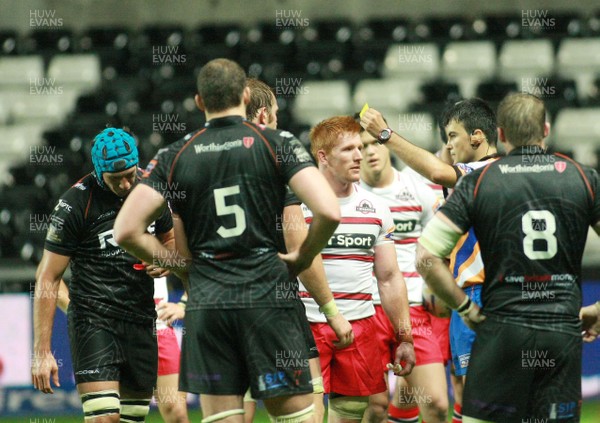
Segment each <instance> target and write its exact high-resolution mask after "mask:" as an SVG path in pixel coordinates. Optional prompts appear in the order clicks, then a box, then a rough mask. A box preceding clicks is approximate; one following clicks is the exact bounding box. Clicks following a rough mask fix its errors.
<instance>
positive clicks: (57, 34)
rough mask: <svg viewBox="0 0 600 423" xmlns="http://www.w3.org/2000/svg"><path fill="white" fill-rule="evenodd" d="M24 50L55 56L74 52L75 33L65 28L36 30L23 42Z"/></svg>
mask: <svg viewBox="0 0 600 423" xmlns="http://www.w3.org/2000/svg"><path fill="white" fill-rule="evenodd" d="M23 50H24V51H25V52H26V53H29V54H32V53H35V54H43V55H45V56H51V55H53V54H57V53H58V54H60V53H68V52H71V51H73V32H72V31H71V30H68V29H63V28H40V29H35V30H34V31H32V32H31V33H30V34H28V35H27V36H26V37H25V39H24V40H23Z"/></svg>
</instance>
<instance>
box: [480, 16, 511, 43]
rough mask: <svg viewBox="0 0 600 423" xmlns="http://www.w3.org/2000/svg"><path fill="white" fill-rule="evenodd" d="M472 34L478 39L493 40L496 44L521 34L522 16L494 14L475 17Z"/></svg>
mask: <svg viewBox="0 0 600 423" xmlns="http://www.w3.org/2000/svg"><path fill="white" fill-rule="evenodd" d="M472 27H473V34H474V35H475V36H476V37H477V38H478V39H483V40H490V41H493V42H494V43H495V44H496V45H500V43H502V42H504V41H506V40H512V39H518V38H520V37H521V35H522V31H523V27H522V18H521V16H519V15H518V14H512V13H511V14H495V15H490V16H485V17H483V18H479V19H475V20H474V21H473V23H472Z"/></svg>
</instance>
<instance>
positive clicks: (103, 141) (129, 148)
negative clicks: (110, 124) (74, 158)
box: [92, 128, 139, 187]
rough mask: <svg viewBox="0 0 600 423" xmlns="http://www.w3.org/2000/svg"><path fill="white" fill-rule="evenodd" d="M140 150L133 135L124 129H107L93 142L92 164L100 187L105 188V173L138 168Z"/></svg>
mask: <svg viewBox="0 0 600 423" xmlns="http://www.w3.org/2000/svg"><path fill="white" fill-rule="evenodd" d="M138 162H139V156H138V150H137V147H136V146H135V140H134V139H133V137H132V136H131V134H129V133H127V132H126V131H124V130H123V129H117V128H106V129H105V130H104V131H102V132H100V133H99V134H98V135H96V137H95V138H94V141H93V142H92V163H93V164H94V173H95V175H96V180H97V181H98V183H99V184H100V186H102V187H103V186H104V181H103V180H102V175H103V174H104V172H121V171H122V170H126V169H129V168H130V167H132V166H136V165H137V164H138Z"/></svg>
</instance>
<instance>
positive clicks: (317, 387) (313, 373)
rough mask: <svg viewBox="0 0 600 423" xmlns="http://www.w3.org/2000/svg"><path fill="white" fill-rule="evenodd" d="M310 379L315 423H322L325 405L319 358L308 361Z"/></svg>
mask: <svg viewBox="0 0 600 423" xmlns="http://www.w3.org/2000/svg"><path fill="white" fill-rule="evenodd" d="M308 365H309V367H310V377H311V379H312V385H313V403H314V405H315V422H318V423H322V422H323V418H324V417H325V404H324V403H323V392H324V388H323V376H321V362H320V361H319V357H315V358H311V359H309V361H308Z"/></svg>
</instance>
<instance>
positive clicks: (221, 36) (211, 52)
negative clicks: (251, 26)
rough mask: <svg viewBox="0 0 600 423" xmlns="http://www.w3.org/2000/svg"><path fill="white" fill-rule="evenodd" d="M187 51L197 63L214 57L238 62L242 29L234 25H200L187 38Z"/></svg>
mask: <svg viewBox="0 0 600 423" xmlns="http://www.w3.org/2000/svg"><path fill="white" fill-rule="evenodd" d="M189 39H190V42H189V47H188V49H187V50H188V51H189V52H190V54H192V55H194V57H195V59H196V61H197V62H198V63H201V64H203V63H206V62H207V61H209V60H211V59H214V58H216V57H226V58H228V59H232V60H239V55H240V51H241V41H242V29H241V27H240V26H239V25H236V24H219V25H202V26H200V27H199V28H198V29H197V30H195V31H194V32H193V33H192V34H190V36H189Z"/></svg>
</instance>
